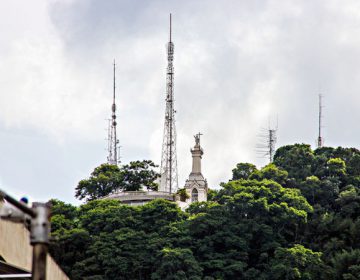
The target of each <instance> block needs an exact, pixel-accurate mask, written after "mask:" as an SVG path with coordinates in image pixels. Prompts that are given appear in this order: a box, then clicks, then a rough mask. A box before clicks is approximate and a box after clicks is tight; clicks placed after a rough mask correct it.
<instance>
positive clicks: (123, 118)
mask: <svg viewBox="0 0 360 280" xmlns="http://www.w3.org/2000/svg"><path fill="white" fill-rule="evenodd" d="M170 12H171V13H172V14H173V41H174V43H175V62H174V65H175V98H176V104H175V106H176V110H177V115H176V118H177V124H176V125H177V133H178V146H177V149H178V166H179V184H180V185H182V184H183V183H184V181H185V179H186V177H187V176H188V174H189V172H190V169H191V155H190V151H189V150H190V147H191V146H192V145H193V141H194V140H193V135H194V134H195V133H197V132H199V131H201V132H202V133H203V134H204V135H203V137H202V140H201V142H202V146H203V148H204V150H205V154H204V157H203V173H204V175H205V177H207V178H208V182H209V185H210V187H217V186H218V185H219V183H220V182H222V181H227V180H228V179H229V178H230V176H231V169H232V168H233V167H234V166H235V164H236V163H237V162H252V163H255V164H257V165H258V166H259V167H261V166H263V165H265V164H266V162H267V160H266V159H264V158H259V156H258V155H257V153H256V149H255V147H256V144H257V143H259V142H260V143H261V139H260V138H259V137H258V135H259V134H261V132H262V129H264V128H267V127H268V123H269V119H270V120H271V122H272V124H273V125H275V124H276V118H277V117H278V142H277V146H278V147H279V146H281V145H286V144H293V143H296V142H303V143H308V144H311V145H313V146H314V144H315V139H316V137H317V114H318V111H317V106H318V104H317V102H318V94H319V92H321V93H322V94H323V95H324V105H325V108H324V137H325V144H326V145H329V146H347V147H350V146H351V147H359V143H360V131H359V129H358V125H357V121H358V120H359V119H360V110H359V102H360V94H359V93H360V2H359V1H358V0H353V1H351V0H349V1H340V0H338V1H336V0H327V1H324V0H323V1H316V0H314V1H305V0H303V1H295V0H294V1H279V0H278V1H271V0H269V1H266V0H254V1H238V0H236V1H230V0H229V1H218V0H213V1H212V0H206V1H165V0H158V1H140V0H139V1H133V0H127V1H126V0H118V1H115V0H113V1H110V0H108V1H96V0H57V1H55V0H51V1H50V0H49V1H45V0H33V1H26V0H22V1H20V0H3V1H1V2H0V22H1V24H0V34H1V36H0V89H1V90H0V186H1V188H3V189H5V190H6V191H8V192H9V193H11V194H13V195H14V196H21V195H27V196H29V197H30V198H31V199H32V200H36V201H45V200H47V199H49V198H59V199H62V200H65V201H67V202H71V203H79V202H77V200H76V199H75V198H74V188H75V187H76V185H77V182H78V181H79V180H81V179H83V178H86V177H87V176H88V175H89V174H90V173H91V171H92V170H93V169H94V167H96V166H98V165H99V164H101V163H103V162H105V160H106V156H107V152H106V150H105V147H106V141H105V138H106V128H107V121H106V119H108V118H109V117H110V113H111V112H110V107H111V95H112V61H113V59H116V61H117V98H118V120H119V122H118V123H119V126H118V128H119V132H118V133H119V135H120V143H121V146H122V150H121V156H122V162H123V163H128V162H129V161H132V160H141V159H151V160H153V161H154V162H156V163H158V164H160V156H161V145H162V129H163V118H164V110H165V100H164V99H165V81H166V79H165V69H166V48H165V45H166V42H167V40H168V17H169V13H170Z"/></svg>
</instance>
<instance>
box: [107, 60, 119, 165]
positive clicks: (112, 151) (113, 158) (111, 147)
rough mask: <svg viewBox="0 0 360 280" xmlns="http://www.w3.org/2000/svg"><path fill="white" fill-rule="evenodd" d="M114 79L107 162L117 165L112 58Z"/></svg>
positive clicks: (117, 149) (117, 141) (117, 151)
mask: <svg viewBox="0 0 360 280" xmlns="http://www.w3.org/2000/svg"><path fill="white" fill-rule="evenodd" d="M113 66H114V69H113V71H114V80H113V103H112V106H111V119H110V120H109V129H108V157H107V162H108V163H109V164H114V165H118V164H119V163H120V147H119V140H118V138H117V134H116V125H117V123H116V102H115V92H116V76H115V70H116V64H115V59H114V64H113Z"/></svg>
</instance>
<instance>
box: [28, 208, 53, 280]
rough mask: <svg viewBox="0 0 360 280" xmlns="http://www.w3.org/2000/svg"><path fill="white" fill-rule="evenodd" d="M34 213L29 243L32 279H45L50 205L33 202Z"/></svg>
mask: <svg viewBox="0 0 360 280" xmlns="http://www.w3.org/2000/svg"><path fill="white" fill-rule="evenodd" d="M33 210H34V211H35V213H36V216H35V218H34V219H32V220H31V232H30V243H31V245H33V263H32V279H33V280H45V279H46V256H47V252H48V245H49V234H50V206H49V205H48V204H47V203H39V202H34V203H33Z"/></svg>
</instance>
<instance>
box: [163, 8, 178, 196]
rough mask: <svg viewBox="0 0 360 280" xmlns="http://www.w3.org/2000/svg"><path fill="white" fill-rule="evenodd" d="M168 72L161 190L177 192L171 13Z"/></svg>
mask: <svg viewBox="0 0 360 280" xmlns="http://www.w3.org/2000/svg"><path fill="white" fill-rule="evenodd" d="M167 60H168V65H167V73H166V99H165V100H166V109H165V123H164V136H163V145H162V154H161V168H160V175H161V177H160V190H161V191H165V192H169V193H175V192H176V191H177V188H178V170H177V156H176V127H175V112H176V111H175V109H174V66H173V61H174V43H173V42H172V38H171V14H170V38H169V42H168V44H167Z"/></svg>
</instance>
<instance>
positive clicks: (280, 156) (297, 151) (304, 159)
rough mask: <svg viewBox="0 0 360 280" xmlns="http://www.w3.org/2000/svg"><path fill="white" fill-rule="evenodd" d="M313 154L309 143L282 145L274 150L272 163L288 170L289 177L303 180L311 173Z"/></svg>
mask: <svg viewBox="0 0 360 280" xmlns="http://www.w3.org/2000/svg"><path fill="white" fill-rule="evenodd" d="M314 160H315V156H314V152H313V151H312V150H311V147H310V145H307V144H295V145H288V146H283V147H281V148H279V149H277V151H276V152H275V155H274V164H275V165H276V166H277V167H280V168H281V169H284V170H286V171H287V172H288V174H289V178H294V179H296V180H304V179H305V178H306V177H309V176H311V175H312V165H313V163H314Z"/></svg>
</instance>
